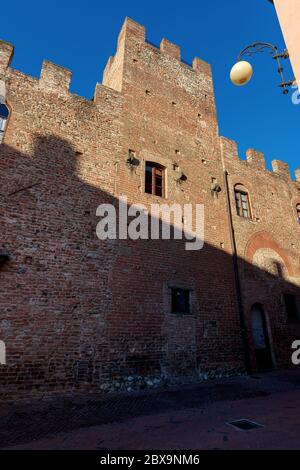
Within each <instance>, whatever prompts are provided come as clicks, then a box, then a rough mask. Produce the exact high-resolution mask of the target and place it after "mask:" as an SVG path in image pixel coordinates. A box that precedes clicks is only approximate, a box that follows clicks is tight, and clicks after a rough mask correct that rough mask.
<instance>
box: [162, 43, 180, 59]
mask: <svg viewBox="0 0 300 470" xmlns="http://www.w3.org/2000/svg"><path fill="white" fill-rule="evenodd" d="M160 50H161V51H162V52H163V53H164V54H168V55H169V56H171V57H174V58H175V59H177V60H179V61H180V47H178V46H176V45H175V44H173V43H172V42H170V41H168V39H165V38H163V39H162V41H161V43H160Z"/></svg>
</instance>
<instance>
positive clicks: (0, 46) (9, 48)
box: [0, 39, 14, 78]
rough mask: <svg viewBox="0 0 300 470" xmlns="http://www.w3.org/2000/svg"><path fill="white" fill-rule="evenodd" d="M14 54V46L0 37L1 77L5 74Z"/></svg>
mask: <svg viewBox="0 0 300 470" xmlns="http://www.w3.org/2000/svg"><path fill="white" fill-rule="evenodd" d="M13 55H14V46H13V45H12V44H9V43H8V42H5V41H2V40H1V39H0V78H2V77H3V76H4V75H5V72H6V70H7V68H8V67H9V66H10V63H11V61H12V58H13Z"/></svg>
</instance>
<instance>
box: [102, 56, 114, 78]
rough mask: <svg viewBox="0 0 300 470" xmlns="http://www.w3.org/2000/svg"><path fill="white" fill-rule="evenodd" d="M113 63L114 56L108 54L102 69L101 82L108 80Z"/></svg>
mask: <svg viewBox="0 0 300 470" xmlns="http://www.w3.org/2000/svg"><path fill="white" fill-rule="evenodd" d="M113 63H114V56H110V57H109V59H108V61H107V63H106V66H105V68H104V71H103V82H105V81H107V80H108V75H109V72H110V70H111V67H112V65H113Z"/></svg>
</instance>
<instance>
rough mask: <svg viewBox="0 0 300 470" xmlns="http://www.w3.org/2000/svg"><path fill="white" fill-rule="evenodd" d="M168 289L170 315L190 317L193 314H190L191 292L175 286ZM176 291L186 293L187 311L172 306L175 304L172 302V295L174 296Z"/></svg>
mask: <svg viewBox="0 0 300 470" xmlns="http://www.w3.org/2000/svg"><path fill="white" fill-rule="evenodd" d="M170 289H171V308H170V313H171V314H172V315H192V314H193V312H192V297H191V294H192V290H191V289H188V288H186V287H177V286H172V287H170ZM178 291H182V292H184V293H186V295H187V296H188V299H187V302H188V308H187V309H176V308H175V305H174V303H175V302H174V297H173V295H176V294H175V293H176V292H178ZM185 302H186V299H185Z"/></svg>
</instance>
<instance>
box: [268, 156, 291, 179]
mask: <svg viewBox="0 0 300 470" xmlns="http://www.w3.org/2000/svg"><path fill="white" fill-rule="evenodd" d="M272 169H273V172H274V173H276V174H277V175H281V176H285V177H287V178H289V179H290V178H291V175H290V169H289V165H288V163H286V162H283V161H282V160H272Z"/></svg>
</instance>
